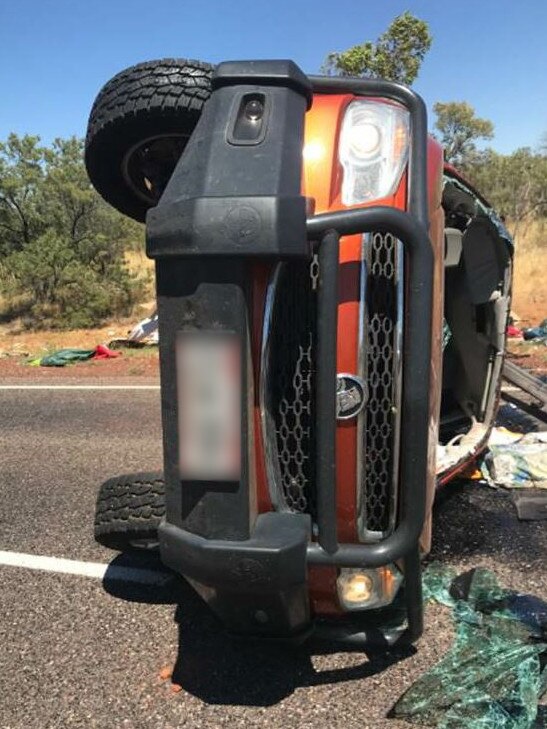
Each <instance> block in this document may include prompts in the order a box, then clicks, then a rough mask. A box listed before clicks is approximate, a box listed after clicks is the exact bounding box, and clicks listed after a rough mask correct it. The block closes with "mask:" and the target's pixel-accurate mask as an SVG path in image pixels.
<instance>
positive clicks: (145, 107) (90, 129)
mask: <svg viewBox="0 0 547 729" xmlns="http://www.w3.org/2000/svg"><path fill="white" fill-rule="evenodd" d="M213 70H214V66H212V65H210V64H208V63H202V62H200V61H188V60H184V59H174V58H167V59H163V60H160V61H148V62H147V63H139V64H138V65H136V66H131V67H130V68H127V69H126V70H125V71H122V72H121V73H119V74H117V75H116V76H114V78H112V79H111V80H110V81H109V82H108V83H107V84H106V85H105V86H103V88H102V89H101V91H100V92H99V95H98V96H97V98H96V99H95V103H94V104H93V108H92V109H91V114H90V116H89V122H88V126H87V135H86V142H85V164H86V167H87V172H88V175H89V178H90V180H91V182H92V183H93V186H94V187H95V189H96V190H97V192H99V194H100V195H101V196H102V197H103V198H104V199H105V200H106V201H107V202H108V203H110V205H112V206H114V207H115V208H117V209H118V210H119V211H120V212H122V213H124V214H125V215H128V216H129V217H130V218H134V219H135V220H138V221H140V222H142V221H144V219H145V216H146V211H147V210H148V208H150V207H152V206H153V205H155V204H156V202H157V201H156V200H147V199H143V196H142V194H144V195H146V190H143V191H141V194H136V192H135V190H134V188H133V187H131V186H130V185H129V184H128V182H127V158H128V155H130V154H131V150H132V149H135V147H136V146H138V145H140V144H142V143H144V142H145V141H146V140H149V139H154V138H156V137H160V138H161V137H166V138H169V137H170V136H175V137H178V136H180V135H182V138H181V144H182V145H184V144H185V141H184V137H186V138H188V137H189V136H190V135H191V133H192V131H193V130H194V127H195V126H196V124H197V121H198V119H199V116H200V114H201V110H202V108H203V105H204V104H205V102H206V101H207V99H208V98H209V96H210V93H211V75H212V72H213ZM173 168H174V165H173ZM124 170H125V173H124ZM172 171H173V170H172V169H171V170H170V172H172ZM169 174H170V173H169Z"/></svg>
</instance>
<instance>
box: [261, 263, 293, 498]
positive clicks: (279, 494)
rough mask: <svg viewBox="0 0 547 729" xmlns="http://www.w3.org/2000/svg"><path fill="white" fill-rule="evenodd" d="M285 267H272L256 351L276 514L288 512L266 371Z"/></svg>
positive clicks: (271, 492) (267, 460) (272, 496)
mask: <svg viewBox="0 0 547 729" xmlns="http://www.w3.org/2000/svg"><path fill="white" fill-rule="evenodd" d="M284 265H286V264H283V263H278V264H276V266H275V267H274V269H273V271H272V274H271V276H270V280H269V281H268V288H267V290H266V300H265V302H264V321H263V325H262V347H261V352H260V382H259V400H260V420H261V424H262V442H263V444H264V460H265V463H266V478H267V481H268V490H269V492H270V498H271V500H272V505H273V507H274V509H275V510H276V511H288V509H287V505H286V503H285V499H284V498H283V487H282V485H281V484H282V480H281V469H280V467H279V453H278V451H277V438H276V427H275V421H274V418H273V415H272V413H271V408H270V407H269V404H270V403H269V395H268V382H269V370H270V338H271V331H272V315H273V310H274V305H275V299H276V294H277V285H278V282H279V277H280V274H281V268H282V266H284Z"/></svg>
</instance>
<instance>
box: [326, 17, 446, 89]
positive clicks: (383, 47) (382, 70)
mask: <svg viewBox="0 0 547 729" xmlns="http://www.w3.org/2000/svg"><path fill="white" fill-rule="evenodd" d="M431 43H432V37H431V34H430V32H429V26H428V24H427V23H426V22H425V21H424V20H420V19H419V18H416V17H415V16H414V15H412V13H409V12H408V11H407V12H405V13H403V14H402V15H398V16H397V17H396V18H395V20H393V22H392V23H391V25H390V26H389V28H388V29H387V30H386V31H385V33H382V35H381V36H380V37H379V38H378V39H377V40H376V41H365V42H364V43H361V44H359V45H356V46H352V47H351V48H348V49H347V50H346V51H342V52H335V53H329V54H328V56H327V58H326V59H325V63H324V65H323V70H324V72H325V73H327V74H329V75H333V76H367V77H369V78H384V79H388V80H390V81H400V82H401V83H405V84H411V83H412V82H413V81H414V80H415V79H416V77H417V75H418V72H419V70H420V66H421V65H422V61H423V60H424V57H425V54H426V53H427V51H428V50H429V49H430V47H431Z"/></svg>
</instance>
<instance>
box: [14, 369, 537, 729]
mask: <svg viewBox="0 0 547 729" xmlns="http://www.w3.org/2000/svg"><path fill="white" fill-rule="evenodd" d="M19 384H21V383H19ZM56 384H59V382H56ZM71 384H74V382H72V383H71ZM126 384H131V383H126ZM139 384H141V385H142V380H141V381H140V383H139ZM152 384H153V383H152ZM0 412H1V413H2V437H1V440H0V489H1V496H2V498H1V499H0V555H1V558H0V584H1V589H0V727H1V728H2V729H22V728H23V727H24V728H25V729H34V728H35V727H36V728H38V727H39V728H40V729H44V728H46V727H47V728H49V727H101V728H102V727H104V728H105V729H106V728H108V729H117V728H118V727H129V728H141V727H142V728H143V729H144V728H146V729H148V728H151V729H156V728H157V729H160V728H165V729H167V728H168V727H192V728H193V727H196V728H197V727H224V726H226V727H228V726H229V727H259V726H260V727H263V726H268V727H314V728H316V729H317V727H344V729H351V728H352V727H356V728H357V727H359V729H366V728H367V727H370V728H371V729H383V728H384V727H386V728H387V727H391V728H393V729H397V728H398V727H405V726H408V725H406V724H405V723H402V722H397V721H393V720H388V719H386V714H387V712H388V711H389V709H390V707H391V706H392V705H393V703H394V702H395V701H396V699H397V698H398V697H399V696H400V695H401V693H402V692H403V691H404V690H405V689H406V688H407V687H409V686H410V684H411V683H412V681H413V680H414V679H415V678H417V677H418V676H419V675H421V673H422V672H423V671H425V670H426V669H427V668H428V667H430V666H431V665H432V664H433V663H435V662H436V661H437V660H438V659H439V658H440V657H441V656H442V655H443V653H444V652H445V651H446V650H447V648H448V647H449V646H450V644H451V637H452V632H451V622H450V617H449V613H448V611H447V610H446V609H444V608H441V607H438V606H434V605H433V606H429V607H428V608H427V613H426V626H427V627H426V632H425V634H424V636H423V638H422V639H421V640H420V641H419V643H418V645H417V650H416V651H408V652H406V653H404V652H400V653H393V654H390V655H386V656H383V657H374V656H367V655H365V654H364V653H339V652H338V653H337V652H333V651H332V650H329V649H328V648H327V649H325V648H322V649H320V648H319V647H317V646H313V644H312V645H311V646H308V647H305V648H301V649H298V650H295V649H290V648H287V647H283V646H277V645H261V644H259V643H240V642H235V641H233V640H232V639H230V638H229V637H228V636H227V635H225V634H224V633H223V631H222V629H221V628H220V627H219V625H218V624H217V623H216V621H215V620H214V618H212V617H211V615H210V614H209V613H208V611H207V609H206V608H205V607H203V606H202V604H201V603H200V601H199V600H198V598H197V597H195V596H194V595H193V593H192V592H191V590H190V589H189V588H188V587H187V586H186V585H185V584H184V583H183V582H182V581H178V580H177V579H175V578H174V577H172V576H171V575H170V574H169V573H166V572H165V571H162V570H161V567H160V566H159V565H158V564H157V562H156V560H155V558H154V557H153V556H148V557H147V556H143V557H140V558H138V559H137V558H135V557H132V558H128V557H120V556H117V555H116V554H115V553H113V552H109V551H108V550H106V549H103V548H102V547H100V546H98V545H96V544H95V543H94V541H93V537H92V523H93V513H94V501H95V494H96V489H97V486H98V484H99V483H100V482H101V480H103V479H106V478H108V477H110V476H112V475H114V474H116V473H123V472H128V471H135V470H153V469H159V468H161V442H160V407H159V392H158V391H157V390H156V389H135V390H133V389H126V390H108V389H91V390H62V389H61V390H59V389H57V390H50V389H44V390H28V389H15V390H0ZM435 524H436V526H435V546H434V551H433V558H434V559H435V560H438V561H442V562H444V563H447V564H452V565H455V566H456V567H459V568H462V569H466V568H470V567H475V566H478V565H482V566H487V567H490V568H491V569H493V570H494V571H495V572H496V574H497V575H498V577H499V579H500V580H501V581H502V582H503V583H504V584H505V585H507V586H509V587H511V588H514V589H520V590H522V591H525V592H532V593H534V594H536V595H538V596H540V597H543V598H547V573H546V568H545V555H546V554H547V538H546V532H547V529H546V528H545V522H543V523H542V522H530V523H520V522H518V521H517V519H516V516H515V512H514V509H513V506H512V504H511V502H510V499H509V498H508V496H507V494H506V493H504V492H501V491H493V490H490V489H487V488H485V487H481V486H476V485H467V486H465V487H462V488H459V489H457V490H454V493H452V494H451V495H450V497H445V498H443V499H441V500H440V503H439V504H438V505H437V507H436V518H435ZM10 555H11V556H10ZM28 555H31V557H28ZM37 556H41V557H50V558H56V559H54V560H50V561H45V562H44V561H42V562H40V560H37V559H35V558H36V557H37ZM10 560H11V561H12V562H14V563H15V564H16V565H26V566H14V565H13V564H7V562H10ZM63 560H71V561H70V562H64V561H63ZM107 564H110V566H109V567H108V568H107V569H106V573H105V565H107ZM37 567H41V569H36V568H37ZM66 570H69V571H70V570H72V571H74V572H76V573H77V574H66V573H64V571H66ZM169 665H172V666H174V678H173V681H174V682H175V683H176V684H178V685H180V686H182V690H180V691H173V684H172V682H171V680H169V679H167V680H162V679H161V678H160V671H161V669H162V668H163V667H165V666H169Z"/></svg>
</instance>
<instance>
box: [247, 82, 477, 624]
mask: <svg viewBox="0 0 547 729" xmlns="http://www.w3.org/2000/svg"><path fill="white" fill-rule="evenodd" d="M356 98H359V97H355V96H353V95H351V94H340V95H315V97H314V100H313V105H312V108H311V109H310V110H309V111H308V112H307V114H306V119H305V137H304V168H303V175H302V194H303V195H305V196H306V197H307V198H308V199H309V200H310V201H313V203H312V204H313V213H315V214H316V213H324V212H330V211H335V210H343V209H344V208H345V206H344V205H343V204H342V202H341V184H342V170H341V166H340V164H339V162H338V156H337V152H336V150H337V145H338V135H339V131H340V127H341V123H342V119H343V116H344V113H345V110H346V109H347V107H348V105H349V104H350V103H351V102H352V101H354V100H355V99H356ZM386 103H389V102H386ZM325 129H328V130H329V134H328V135H326V134H325V132H324V130H325ZM443 164H444V163H443V151H442V148H441V146H440V145H439V144H438V142H436V141H435V140H434V139H433V138H429V139H428V159H427V169H428V192H429V201H428V202H429V216H430V217H429V233H430V239H431V243H432V246H433V250H434V256H435V272H434V281H433V292H434V294H433V299H434V302H435V304H434V310H433V312H432V339H431V353H432V357H431V373H430V429H429V450H428V453H429V456H428V461H429V464H428V477H427V494H428V497H427V504H428V506H427V515H426V520H425V525H424V530H423V533H422V538H421V544H420V546H421V551H422V553H423V554H426V553H427V552H429V549H430V546H431V508H432V505H433V500H434V495H435V489H436V485H437V479H436V473H435V449H436V445H437V438H438V428H439V409H440V394H441V387H440V379H441V368H442V346H441V337H440V335H439V333H440V332H441V330H442V320H443V281H444V278H443V247H444V211H443V209H442V206H441V196H442V176H443ZM372 205H374V206H378V205H385V206H388V207H393V208H397V209H399V210H403V211H404V210H406V205H407V176H406V174H403V176H402V178H401V181H400V183H399V185H398V187H397V189H396V190H395V192H394V193H393V194H392V195H390V196H389V197H386V198H383V199H380V200H373V201H371V202H370V203H367V204H364V205H362V206H360V207H367V206H372ZM339 260H340V267H339V301H338V332H339V333H340V335H339V338H338V343H337V370H338V372H355V371H357V358H358V330H359V297H360V293H359V277H360V276H359V267H360V260H361V235H353V236H345V237H344V238H343V239H342V241H341V244H340V259H339ZM270 272H271V271H270V269H269V267H267V266H256V267H255V270H254V272H253V316H254V318H255V320H254V322H253V327H252V347H253V355H254V357H255V358H256V361H259V360H260V351H261V346H262V333H263V332H262V322H263V318H264V312H263V306H260V305H259V302H260V301H262V302H265V297H266V287H267V283H268V279H269V275H270ZM254 371H255V377H258V368H255V370H254ZM255 393H256V397H255V414H254V419H255V433H256V435H257V441H258V442H257V444H256V456H257V458H256V462H255V466H256V483H257V496H258V511H259V513H264V512H269V511H272V509H273V506H272V503H271V500H270V492H269V487H268V482H267V476H266V468H265V463H264V444H263V435H264V434H263V430H262V428H261V425H260V402H259V401H258V393H259V385H258V380H257V381H255ZM336 452H337V463H336V466H337V468H336V471H337V483H336V489H337V526H338V532H339V536H340V540H341V541H342V542H348V543H352V542H353V543H354V542H358V541H359V538H358V535H357V531H356V524H357V519H356V506H357V504H356V494H357V483H356V474H357V423H356V421H355V420H350V421H339V422H338V425H337V435H336ZM462 468H463V466H462ZM308 577H309V588H310V599H311V603H312V606H313V608H314V610H315V611H316V612H317V613H319V614H328V615H336V614H342V613H343V612H344V611H343V610H342V609H341V608H340V605H339V603H338V598H337V591H336V577H337V569H336V568H335V567H322V566H321V567H319V566H310V567H309V574H308Z"/></svg>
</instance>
